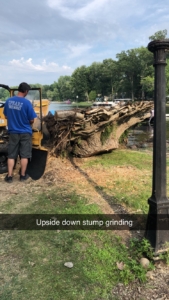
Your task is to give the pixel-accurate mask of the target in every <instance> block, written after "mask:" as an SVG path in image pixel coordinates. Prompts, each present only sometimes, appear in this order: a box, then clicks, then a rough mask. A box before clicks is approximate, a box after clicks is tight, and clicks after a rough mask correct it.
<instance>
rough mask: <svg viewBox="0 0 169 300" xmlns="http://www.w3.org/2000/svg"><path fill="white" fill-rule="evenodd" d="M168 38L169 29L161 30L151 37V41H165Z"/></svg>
mask: <svg viewBox="0 0 169 300" xmlns="http://www.w3.org/2000/svg"><path fill="white" fill-rule="evenodd" d="M166 37H167V29H164V30H159V31H157V32H155V33H154V34H153V35H151V36H150V37H149V40H150V41H154V40H164V39H166Z"/></svg>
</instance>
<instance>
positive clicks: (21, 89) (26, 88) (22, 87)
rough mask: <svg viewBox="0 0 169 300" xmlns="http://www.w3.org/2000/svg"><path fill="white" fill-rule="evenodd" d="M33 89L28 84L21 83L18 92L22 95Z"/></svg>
mask: <svg viewBox="0 0 169 300" xmlns="http://www.w3.org/2000/svg"><path fill="white" fill-rule="evenodd" d="M30 89H31V87H30V85H29V84H27V83H26V82H21V83H20V85H19V87H18V91H19V92H21V93H25V92H26V91H29V90H30Z"/></svg>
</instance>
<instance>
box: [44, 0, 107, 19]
mask: <svg viewBox="0 0 169 300" xmlns="http://www.w3.org/2000/svg"><path fill="white" fill-rule="evenodd" d="M109 2H110V0H92V1H91V0H81V1H79V0H72V1H71V0H48V4H49V6H50V7H51V8H55V9H56V10H58V11H60V13H61V15H62V16H63V17H65V18H68V19H70V20H85V19H89V18H90V16H91V15H93V18H95V17H94V16H95V15H97V13H98V11H101V10H102V9H103V8H104V7H105V6H106V5H107V4H108V3H109Z"/></svg>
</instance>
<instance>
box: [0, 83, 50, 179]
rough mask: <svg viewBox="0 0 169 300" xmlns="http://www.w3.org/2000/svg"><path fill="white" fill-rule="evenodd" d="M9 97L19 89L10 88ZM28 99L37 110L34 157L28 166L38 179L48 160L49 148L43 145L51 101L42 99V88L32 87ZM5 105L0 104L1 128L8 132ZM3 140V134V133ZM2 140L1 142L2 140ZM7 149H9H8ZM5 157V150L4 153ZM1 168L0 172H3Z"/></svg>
mask: <svg viewBox="0 0 169 300" xmlns="http://www.w3.org/2000/svg"><path fill="white" fill-rule="evenodd" d="M0 87H5V88H6V87H7V86H4V85H0ZM6 89H7V88H6ZM8 90H9V97H12V96H15V95H17V93H18V89H13V88H11V89H10V88H9V87H8ZM26 99H28V100H30V101H31V103H32V106H33V108H34V110H35V112H36V115H37V118H36V119H35V120H34V123H33V125H32V158H31V159H30V160H29V162H28V167H27V173H28V174H29V176H30V177H31V178H32V179H33V180H38V179H40V178H41V176H42V175H43V173H44V170H45V167H46V161H47V154H48V151H47V149H46V148H45V147H44V146H43V121H42V119H43V117H44V116H45V115H47V113H48V108H49V101H48V100H47V99H43V100H42V90H41V88H31V89H30V90H29V93H28V94H27V96H26ZM3 107H4V104H2V107H1V104H0V129H1V131H2V129H3V128H4V131H5V133H6V134H7V130H6V126H7V120H6V119H5V116H4V115H3ZM2 141H4V139H3V135H2ZM2 141H1V142H2ZM1 146H2V143H0V147H1ZM6 148H7V147H6ZM6 151H7V149H6ZM1 153H2V152H1V150H0V164H1V160H2V159H1ZM2 154H3V157H4V154H5V153H4V152H3V153H2ZM6 161H7V152H6ZM1 169H4V171H5V172H6V169H5V168H0V173H3V171H2V170H1Z"/></svg>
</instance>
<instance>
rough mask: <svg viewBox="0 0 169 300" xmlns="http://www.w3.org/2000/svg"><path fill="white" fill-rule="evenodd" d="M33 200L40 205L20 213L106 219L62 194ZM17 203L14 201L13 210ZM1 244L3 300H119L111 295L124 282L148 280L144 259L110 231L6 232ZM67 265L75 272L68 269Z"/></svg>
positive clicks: (79, 200)
mask: <svg viewBox="0 0 169 300" xmlns="http://www.w3.org/2000/svg"><path fill="white" fill-rule="evenodd" d="M31 197H34V202H33V201H31V202H30V205H28V206H26V207H25V208H23V207H22V209H21V210H19V211H18V213H29V214H30V213H52V214H64V213H67V214H75V213H76V214H87V213H88V214H96V213H101V211H100V209H99V208H98V206H97V205H95V204H91V205H88V202H87V199H86V198H84V197H82V196H79V195H77V194H76V193H71V194H70V193H68V192H67V193H66V191H64V192H63V190H62V189H58V188H57V189H53V190H51V191H48V193H47V194H45V193H43V195H42V194H40V195H31ZM16 198H17V196H14V198H13V199H12V200H11V201H10V209H11V210H12V209H13V207H14V205H15V201H16ZM32 200H33V199H32ZM64 200H66V201H64ZM1 208H2V209H3V207H1ZM0 243H1V250H0V257H1V264H0V273H1V287H0V298H1V300H8V299H11V300H15V299H17V300H23V299H24V300H28V299H29V300H34V299H41V300H50V299H52V300H55V299H56V300H57V299H59V300H65V299H66V300H81V299H88V300H98V299H103V300H106V299H109V300H111V299H112V300H113V295H112V293H111V291H112V288H113V286H115V285H116V284H117V283H118V282H123V283H125V284H127V283H128V282H130V281H132V280H135V279H137V278H139V280H140V281H143V282H144V281H145V280H146V272H147V270H145V269H143V268H142V267H141V265H140V264H139V261H138V258H139V257H138V255H137V254H136V255H135V256H134V255H132V252H131V250H132V249H130V248H128V247H126V246H125V245H124V243H123V242H122V240H121V238H120V237H118V236H116V235H114V234H113V232H110V231H102V230H100V231H96V230H83V231H82V230H77V231H76V230H54V231H53V230H51V231H35V230H27V231H17V230H13V231H2V234H1V236H0ZM132 251H133V250H132ZM65 262H73V264H74V267H73V268H72V269H69V268H66V267H65V266H64V263H65ZM117 263H121V264H122V266H123V267H122V269H121V270H120V269H119V268H118V266H117ZM150 268H152V266H150Z"/></svg>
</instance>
